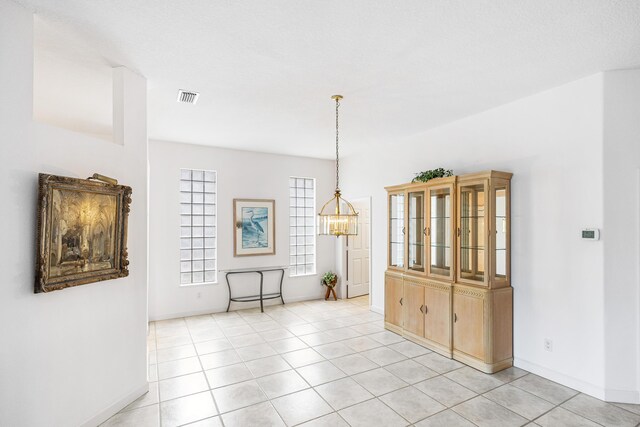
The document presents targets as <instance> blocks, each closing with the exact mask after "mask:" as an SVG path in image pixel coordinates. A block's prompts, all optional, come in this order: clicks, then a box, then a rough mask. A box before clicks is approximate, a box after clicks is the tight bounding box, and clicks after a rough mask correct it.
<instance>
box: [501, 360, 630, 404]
mask: <svg viewBox="0 0 640 427" xmlns="http://www.w3.org/2000/svg"><path fill="white" fill-rule="evenodd" d="M513 365H514V366H515V367H517V368H522V369H524V370H525V371H529V372H531V373H533V374H536V375H539V376H541V377H544V378H546V379H549V380H551V381H555V382H557V383H558V384H562V385H564V386H566V387H570V388H572V389H574V390H578V391H580V392H582V393H584V394H588V395H589V396H593V397H595V398H596V399H600V400H604V401H606V402H616V403H636V404H637V403H640V392H638V391H637V390H611V389H606V388H604V387H600V386H597V385H595V384H591V383H588V382H585V381H582V380H580V379H578V378H574V377H572V376H569V375H565V374H563V373H560V372H558V371H555V370H553V369H548V368H545V367H543V366H540V365H537V364H535V363H532V362H529V361H527V360H523V359H520V358H517V357H516V358H515V359H514V360H513Z"/></svg>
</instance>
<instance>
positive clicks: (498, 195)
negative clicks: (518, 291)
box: [491, 181, 510, 282]
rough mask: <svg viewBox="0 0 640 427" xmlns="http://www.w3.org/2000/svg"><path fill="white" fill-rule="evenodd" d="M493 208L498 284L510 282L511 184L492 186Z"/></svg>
mask: <svg viewBox="0 0 640 427" xmlns="http://www.w3.org/2000/svg"><path fill="white" fill-rule="evenodd" d="M491 195H492V204H493V206H492V208H493V212H494V217H495V219H494V221H495V223H494V224H491V227H492V228H493V229H494V230H492V231H494V232H493V233H491V234H492V238H493V239H495V240H494V241H493V242H492V243H493V245H492V246H493V252H494V254H493V280H494V281H496V282H500V281H507V282H508V281H509V277H508V276H509V266H508V259H509V254H508V251H509V246H508V243H509V227H510V224H509V223H508V220H509V212H508V210H509V184H508V182H506V181H505V182H500V181H497V182H496V183H495V185H493V186H492V191H491Z"/></svg>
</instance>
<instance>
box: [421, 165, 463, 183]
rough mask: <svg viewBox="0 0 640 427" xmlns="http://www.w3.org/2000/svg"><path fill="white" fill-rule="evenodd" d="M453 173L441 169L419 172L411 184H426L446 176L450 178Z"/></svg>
mask: <svg viewBox="0 0 640 427" xmlns="http://www.w3.org/2000/svg"><path fill="white" fill-rule="evenodd" d="M452 175H453V171H452V170H451V169H449V170H445V169H443V168H438V169H431V170H428V171H424V172H420V173H417V174H416V177H415V178H413V180H412V181H411V182H427V181H429V180H431V179H433V178H443V177H446V176H452Z"/></svg>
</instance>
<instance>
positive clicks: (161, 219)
mask: <svg viewBox="0 0 640 427" xmlns="http://www.w3.org/2000/svg"><path fill="white" fill-rule="evenodd" d="M149 164H150V189H149V195H150V197H149V200H150V205H149V206H150V223H149V231H150V235H149V241H150V250H149V257H150V265H151V271H150V280H149V316H150V318H151V319H165V318H173V317H179V316H186V315H193V314H200V313H211V312H218V311H224V310H226V308H227V301H228V300H227V298H228V290H227V285H226V282H225V278H224V273H223V272H218V283H217V284H213V285H200V286H180V262H179V260H180V240H179V238H180V215H179V212H180V210H179V208H180V199H179V180H180V168H190V169H205V170H215V171H216V172H217V182H218V194H217V199H218V205H217V210H218V211H217V213H218V217H217V225H218V227H217V230H218V234H217V239H218V240H217V247H218V254H217V256H218V269H219V270H225V269H233V268H249V267H261V266H275V265H285V266H287V265H289V177H290V176H302V177H311V178H316V204H317V205H318V209H319V208H320V206H321V203H324V201H326V200H328V199H329V197H331V196H332V195H333V190H334V187H335V181H334V180H335V176H334V173H335V169H333V167H334V166H333V165H334V164H333V162H332V161H328V160H317V159H310V158H302V157H291V156H281V155H273V154H262V153H254V152H248V151H235V150H228V149H219V148H212V147H205V146H199V145H189V144H179V143H173V142H161V141H151V142H150V144H149ZM234 198H254V199H275V201H276V204H275V210H276V254H275V255H267V256H252V257H234V256H233V234H232V232H233V199H234ZM334 241H335V238H332V237H329V236H318V237H317V259H316V260H317V273H318V274H317V275H313V276H303V277H291V278H290V277H289V275H288V272H287V274H285V278H284V286H283V294H284V299H285V303H286V302H287V301H289V302H292V301H300V300H306V299H313V298H319V297H320V296H321V295H322V292H323V288H322V287H321V286H320V276H321V275H322V273H324V272H325V271H327V270H331V269H334V265H335V246H334ZM276 279H277V277H276V275H275V273H270V277H267V276H265V284H267V285H268V286H269V287H270V288H271V289H273V288H274V287H277V280H276ZM232 280H235V281H236V283H238V284H239V286H238V288H234V295H236V294H235V291H236V289H237V291H238V294H245V295H247V294H255V293H257V283H258V278H257V276H255V277H252V278H248V277H244V278H241V277H239V276H235V277H233V278H232ZM252 284H253V285H252ZM272 303H280V301H279V300H273V301H272ZM256 305H257V303H232V305H231V309H232V310H233V309H239V308H248V307H253V306H256Z"/></svg>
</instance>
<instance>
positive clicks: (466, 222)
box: [458, 181, 488, 284]
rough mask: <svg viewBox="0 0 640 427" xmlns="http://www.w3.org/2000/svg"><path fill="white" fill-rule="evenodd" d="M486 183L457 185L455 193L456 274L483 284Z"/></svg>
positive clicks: (485, 258) (464, 279) (466, 279)
mask: <svg viewBox="0 0 640 427" xmlns="http://www.w3.org/2000/svg"><path fill="white" fill-rule="evenodd" d="M486 188H487V184H486V182H484V181H483V182H474V183H468V184H465V183H461V184H460V186H459V187H458V191H459V204H458V206H459V223H458V236H459V238H458V245H459V250H460V252H459V261H458V266H459V267H458V274H459V276H458V277H459V278H460V280H463V281H467V282H475V283H478V284H484V283H486V281H487V280H486V279H487V277H486V270H487V268H486V267H487V263H486V260H487V257H486V255H487V254H486V245H487V243H488V242H487V241H486V240H487V239H486V236H487V234H488V233H487V231H486V226H487V224H486V221H485V219H486V218H485V215H486V211H487V209H486V194H487V191H486Z"/></svg>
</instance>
